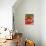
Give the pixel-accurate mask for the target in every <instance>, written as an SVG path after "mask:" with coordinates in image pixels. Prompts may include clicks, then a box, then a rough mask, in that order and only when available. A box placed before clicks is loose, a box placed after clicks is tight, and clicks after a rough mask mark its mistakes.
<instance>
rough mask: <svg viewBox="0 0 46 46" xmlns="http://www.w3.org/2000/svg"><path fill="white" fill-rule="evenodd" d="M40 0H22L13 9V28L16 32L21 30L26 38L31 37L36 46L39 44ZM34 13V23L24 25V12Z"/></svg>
mask: <svg viewBox="0 0 46 46" xmlns="http://www.w3.org/2000/svg"><path fill="white" fill-rule="evenodd" d="M40 2H41V1H40V0H23V2H22V3H21V4H20V5H19V6H18V7H17V8H16V9H14V10H15V12H14V15H15V16H14V17H15V28H16V29H17V30H18V32H22V33H23V34H24V37H25V38H26V37H27V38H28V39H33V40H34V41H35V43H36V46H41V45H40V44H41V37H40V36H41V34H40V32H41V26H40V24H41V23H40V20H41V18H40V16H41V3H40ZM31 13H33V14H34V24H33V25H25V23H24V20H25V14H31Z"/></svg>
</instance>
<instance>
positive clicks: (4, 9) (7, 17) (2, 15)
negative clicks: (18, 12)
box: [0, 0, 16, 29]
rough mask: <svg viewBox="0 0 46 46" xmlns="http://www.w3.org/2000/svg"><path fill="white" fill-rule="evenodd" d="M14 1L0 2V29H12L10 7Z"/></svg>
mask: <svg viewBox="0 0 46 46" xmlns="http://www.w3.org/2000/svg"><path fill="white" fill-rule="evenodd" d="M15 2H16V0H0V27H7V28H9V29H12V6H13V4H14V3H15Z"/></svg>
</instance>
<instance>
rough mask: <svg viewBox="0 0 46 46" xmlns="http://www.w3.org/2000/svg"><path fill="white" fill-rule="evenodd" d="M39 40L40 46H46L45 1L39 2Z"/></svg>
mask: <svg viewBox="0 0 46 46" xmlns="http://www.w3.org/2000/svg"><path fill="white" fill-rule="evenodd" d="M41 38H42V39H41V40H42V46H46V0H42V1H41Z"/></svg>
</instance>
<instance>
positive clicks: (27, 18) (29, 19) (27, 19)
mask: <svg viewBox="0 0 46 46" xmlns="http://www.w3.org/2000/svg"><path fill="white" fill-rule="evenodd" d="M33 23H34V15H33V14H25V24H27V25H29V24H33Z"/></svg>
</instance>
